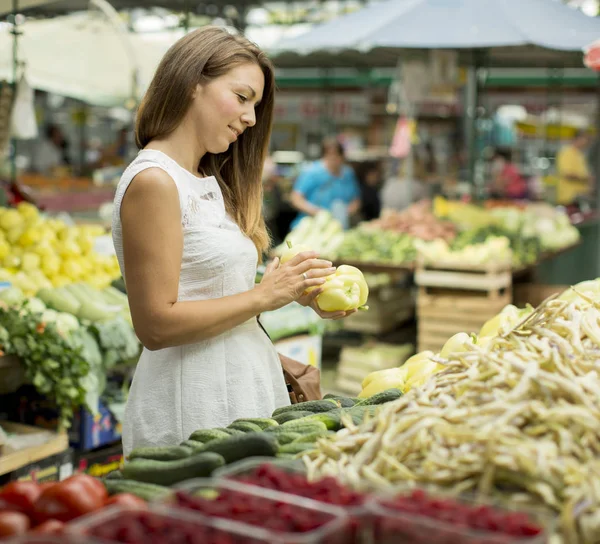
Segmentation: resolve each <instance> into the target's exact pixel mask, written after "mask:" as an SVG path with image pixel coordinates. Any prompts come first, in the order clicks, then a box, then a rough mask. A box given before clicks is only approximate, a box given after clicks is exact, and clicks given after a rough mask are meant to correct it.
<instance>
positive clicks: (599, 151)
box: [593, 74, 600, 270]
mask: <svg viewBox="0 0 600 544" xmlns="http://www.w3.org/2000/svg"><path fill="white" fill-rule="evenodd" d="M595 159H596V165H595V166H596V171H595V172H594V174H595V179H594V180H593V182H594V191H595V194H596V210H600V185H599V183H598V181H599V180H600V74H599V75H598V78H597V80H596V157H595ZM598 270H600V263H599V265H598Z"/></svg>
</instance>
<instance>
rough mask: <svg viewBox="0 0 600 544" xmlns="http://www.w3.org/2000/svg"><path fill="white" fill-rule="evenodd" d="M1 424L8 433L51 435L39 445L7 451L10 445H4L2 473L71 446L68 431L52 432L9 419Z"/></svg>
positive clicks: (0, 422) (0, 459)
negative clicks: (41, 433)
mask: <svg viewBox="0 0 600 544" xmlns="http://www.w3.org/2000/svg"><path fill="white" fill-rule="evenodd" d="M0 426H1V427H2V429H4V431H6V432H7V433H14V434H34V433H40V432H47V433H48V435H49V440H47V441H46V442H44V443H43V444H41V445H39V446H32V447H29V448H23V449H20V450H16V451H6V450H8V449H9V448H8V446H4V448H3V450H2V454H1V455H0V475H4V474H8V473H9V472H13V471H15V470H18V469H20V468H21V467H24V466H26V465H29V464H31V463H34V462H36V461H40V460H42V459H45V458H46V457H50V456H52V455H55V454H57V453H61V452H63V451H65V450H66V449H67V448H68V447H69V440H68V438H67V434H66V433H50V432H48V431H46V430H45V429H40V428H38V427H30V426H29V425H21V424H20V423H12V422H9V421H0Z"/></svg>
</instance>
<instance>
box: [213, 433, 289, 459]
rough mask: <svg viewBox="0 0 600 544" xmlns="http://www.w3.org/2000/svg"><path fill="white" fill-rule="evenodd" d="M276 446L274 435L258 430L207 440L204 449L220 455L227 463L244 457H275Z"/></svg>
mask: <svg viewBox="0 0 600 544" xmlns="http://www.w3.org/2000/svg"><path fill="white" fill-rule="evenodd" d="M277 448H278V444H277V439H276V437H275V436H272V435H270V434H266V433H262V432H260V433H248V434H245V435H243V436H230V437H229V438H225V439H223V440H219V441H214V442H209V443H208V444H207V445H206V450H205V451H208V452H215V453H218V454H219V455H222V456H223V458H224V459H225V462H226V463H227V464H229V463H234V462H235V461H239V460H241V459H245V458H246V457H261V456H262V457H275V455H276V454H277Z"/></svg>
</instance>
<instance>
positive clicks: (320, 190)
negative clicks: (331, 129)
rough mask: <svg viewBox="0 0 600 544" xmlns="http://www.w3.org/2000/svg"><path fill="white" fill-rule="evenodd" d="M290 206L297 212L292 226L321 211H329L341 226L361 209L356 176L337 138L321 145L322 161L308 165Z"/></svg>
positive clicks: (299, 180)
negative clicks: (347, 162)
mask: <svg viewBox="0 0 600 544" xmlns="http://www.w3.org/2000/svg"><path fill="white" fill-rule="evenodd" d="M291 202H292V205H293V206H294V207H295V208H296V209H297V210H298V211H299V212H300V213H299V214H298V217H297V218H296V220H295V221H294V223H293V224H292V227H294V225H296V224H297V223H298V222H299V221H300V219H302V218H303V217H306V216H307V215H316V214H317V213H318V212H319V211H320V210H328V211H331V212H332V213H333V214H334V215H335V216H336V218H337V219H339V220H340V221H341V222H342V224H345V225H347V224H348V222H349V218H350V217H351V216H353V215H354V214H356V213H357V212H358V211H359V209H360V188H359V185H358V181H357V179H356V175H355V174H354V171H353V170H352V168H351V167H350V166H348V165H347V164H346V161H345V157H344V148H343V146H342V144H341V143H340V142H339V141H338V140H337V139H336V138H327V139H325V140H324V141H323V143H322V145H321V159H320V160H318V161H316V162H314V163H312V164H311V165H309V166H308V167H307V168H306V169H305V170H304V171H303V172H302V173H301V174H300V175H299V176H298V179H297V180H296V183H295V184H294V190H293V191H292V196H291Z"/></svg>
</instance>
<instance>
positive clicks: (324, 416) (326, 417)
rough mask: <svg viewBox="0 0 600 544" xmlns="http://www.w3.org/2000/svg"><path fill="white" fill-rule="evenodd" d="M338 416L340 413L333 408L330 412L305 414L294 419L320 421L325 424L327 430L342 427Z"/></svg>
mask: <svg viewBox="0 0 600 544" xmlns="http://www.w3.org/2000/svg"><path fill="white" fill-rule="evenodd" d="M340 416H341V414H340V413H339V412H337V413H336V412H335V410H333V411H331V412H321V413H320V414H313V415H311V416H306V417H303V418H302V419H298V420H296V421H298V422H300V421H303V422H304V421H321V422H322V423H324V424H325V426H326V427H327V429H328V430H330V431H339V430H340V429H341V428H342V427H343V425H342V424H341V422H340Z"/></svg>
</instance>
